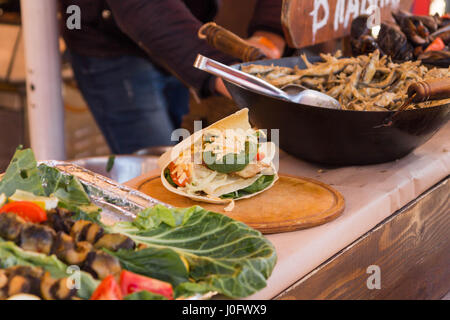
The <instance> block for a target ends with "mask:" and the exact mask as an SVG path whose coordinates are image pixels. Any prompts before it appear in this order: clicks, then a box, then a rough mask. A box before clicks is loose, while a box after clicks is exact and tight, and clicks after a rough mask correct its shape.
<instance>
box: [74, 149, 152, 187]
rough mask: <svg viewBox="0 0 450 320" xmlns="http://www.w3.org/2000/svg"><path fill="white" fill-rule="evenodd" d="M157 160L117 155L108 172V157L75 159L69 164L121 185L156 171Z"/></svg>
mask: <svg viewBox="0 0 450 320" xmlns="http://www.w3.org/2000/svg"><path fill="white" fill-rule="evenodd" d="M158 158H159V156H138V155H118V156H115V159H114V165H113V166H112V169H111V170H110V171H109V172H108V171H107V170H106V167H107V163H108V159H109V157H108V156H101V157H90V158H83V159H77V160H73V161H71V163H73V164H76V165H78V166H80V167H83V168H85V169H88V170H91V171H93V172H95V173H97V174H101V175H103V176H105V177H108V178H111V179H113V180H115V181H117V182H119V183H123V182H126V181H129V180H131V179H134V178H136V177H138V176H140V175H142V174H144V173H146V172H149V171H152V170H154V169H157V168H158V164H157V161H158Z"/></svg>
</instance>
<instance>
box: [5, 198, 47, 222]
mask: <svg viewBox="0 0 450 320" xmlns="http://www.w3.org/2000/svg"><path fill="white" fill-rule="evenodd" d="M7 212H11V213H15V214H17V215H18V216H20V217H21V218H23V219H24V220H25V221H29V222H36V223H39V222H43V221H46V220H47V213H46V212H45V210H44V209H42V208H41V207H40V206H38V205H37V204H35V203H33V202H29V201H14V202H10V203H8V204H5V205H4V206H3V207H2V208H1V209H0V214H1V213H7Z"/></svg>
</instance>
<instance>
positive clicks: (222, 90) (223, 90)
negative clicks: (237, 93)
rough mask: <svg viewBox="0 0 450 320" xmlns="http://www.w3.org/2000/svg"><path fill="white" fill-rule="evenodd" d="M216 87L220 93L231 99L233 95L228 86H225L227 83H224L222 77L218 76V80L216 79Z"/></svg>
mask: <svg viewBox="0 0 450 320" xmlns="http://www.w3.org/2000/svg"><path fill="white" fill-rule="evenodd" d="M215 88H216V91H217V92H218V93H220V94H221V95H223V96H225V97H227V98H229V99H231V95H230V93H229V92H228V90H227V88H226V87H225V84H224V83H223V80H222V78H216V80H215Z"/></svg>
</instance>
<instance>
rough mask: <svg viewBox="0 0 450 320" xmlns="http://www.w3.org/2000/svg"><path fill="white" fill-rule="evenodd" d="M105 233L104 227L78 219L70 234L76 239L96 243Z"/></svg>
mask: <svg viewBox="0 0 450 320" xmlns="http://www.w3.org/2000/svg"><path fill="white" fill-rule="evenodd" d="M103 233H104V230H103V228H102V227H100V226H99V225H98V224H96V223H93V222H90V221H86V220H78V221H76V222H75V224H74V225H73V226H72V229H71V230H70V235H71V236H72V237H73V238H74V239H75V241H88V242H90V243H95V242H96V241H97V240H98V239H99V238H100V237H101V236H102V235H103Z"/></svg>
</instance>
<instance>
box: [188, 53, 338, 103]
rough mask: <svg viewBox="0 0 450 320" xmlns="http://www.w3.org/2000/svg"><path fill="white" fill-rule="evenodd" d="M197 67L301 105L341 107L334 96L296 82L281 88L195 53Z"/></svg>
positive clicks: (240, 84) (195, 65)
mask: <svg viewBox="0 0 450 320" xmlns="http://www.w3.org/2000/svg"><path fill="white" fill-rule="evenodd" d="M194 67H196V68H197V69H200V70H203V71H206V72H208V73H211V74H213V75H215V76H217V77H220V78H222V79H224V80H227V81H229V82H231V83H233V84H235V85H238V86H241V87H243V88H245V89H249V90H253V91H256V92H258V93H261V94H265V95H268V96H271V97H274V98H278V99H283V100H287V101H290V102H294V103H299V104H303V105H308V106H313V107H322V108H328V109H341V104H340V103H339V102H338V101H337V100H336V99H334V98H332V97H330V96H328V95H326V94H324V93H322V92H319V91H315V90H310V89H307V88H305V87H303V86H300V85H296V84H289V85H286V86H284V87H283V88H282V89H278V88H277V87H275V86H273V85H271V84H270V83H268V82H267V81H264V80H262V79H260V78H257V77H255V76H253V75H250V74H248V73H245V72H242V71H240V70H237V69H234V68H231V67H229V66H226V65H224V64H222V63H220V62H217V61H215V60H213V59H210V58H207V57H205V56H202V55H201V54H199V55H197V59H196V60H195V62H194Z"/></svg>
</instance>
